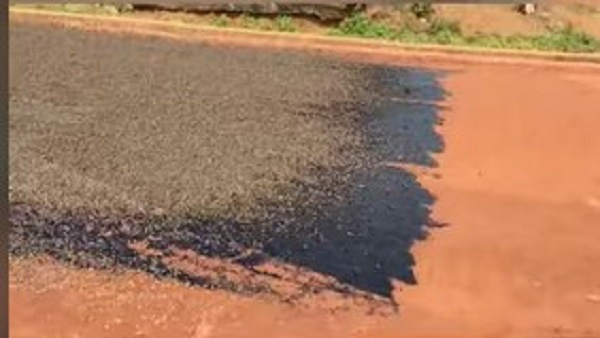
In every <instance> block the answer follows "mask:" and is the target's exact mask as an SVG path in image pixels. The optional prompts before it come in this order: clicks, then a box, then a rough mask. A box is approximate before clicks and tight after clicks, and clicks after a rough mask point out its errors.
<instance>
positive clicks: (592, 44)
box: [332, 14, 600, 53]
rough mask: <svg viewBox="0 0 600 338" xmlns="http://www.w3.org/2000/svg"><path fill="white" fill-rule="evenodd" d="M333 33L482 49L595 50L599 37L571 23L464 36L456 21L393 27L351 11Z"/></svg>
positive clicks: (434, 21) (576, 51) (433, 21)
mask: <svg viewBox="0 0 600 338" xmlns="http://www.w3.org/2000/svg"><path fill="white" fill-rule="evenodd" d="M332 33H333V34H336V35H346V36H357V37H364V38H381V39H386V40H393V41H401V42H406V43H427V44H440V45H458V46H473V47H482V48H499V49H520V50H539V51H558V52H571V53H582V52H599V51H600V40H598V39H596V38H595V37H593V36H591V35H589V34H587V33H585V32H582V31H579V30H576V29H574V28H573V27H571V26H567V27H566V28H561V29H552V30H549V31H548V32H547V33H545V34H542V35H537V36H524V35H511V36H501V35H494V34H477V35H465V34H464V33H463V31H462V30H461V27H460V25H459V24H458V23H457V22H453V21H447V20H440V19H437V20H432V22H431V23H430V24H429V25H428V27H426V28H424V29H423V28H421V29H417V28H413V27H410V26H409V25H404V26H401V27H394V26H391V25H389V24H386V23H384V22H378V21H375V20H372V19H370V18H368V17H367V16H366V15H364V14H355V15H353V16H351V17H350V18H348V19H347V20H345V21H343V22H342V23H341V24H340V25H339V26H338V27H337V28H335V29H334V30H333V31H332Z"/></svg>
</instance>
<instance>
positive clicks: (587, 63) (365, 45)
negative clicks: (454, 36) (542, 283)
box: [9, 7, 600, 69]
mask: <svg viewBox="0 0 600 338" xmlns="http://www.w3.org/2000/svg"><path fill="white" fill-rule="evenodd" d="M9 12H10V16H9V19H10V20H11V21H12V20H13V19H18V18H27V17H29V18H35V19H37V20H38V21H44V20H45V21H46V22H49V23H55V24H56V23H61V24H64V25H67V26H70V27H74V28H80V29H85V30H96V31H104V32H112V33H133V34H137V35H148V36H154V37H164V38H173V39H178V40H188V41H190V40H192V41H201V42H206V43H220V44H223V43H225V44H233V45H243V46H252V47H261V46H262V47H272V48H284V49H301V50H317V51H330V52H338V53H339V52H342V53H343V54H353V53H354V54H360V55H364V54H371V55H373V54H376V55H378V56H384V57H385V56H388V57H404V58H406V57H411V58H412V59H413V61H423V60H431V61H452V62H459V63H508V64H528V63H533V64H544V65H547V66H552V65H554V66H584V67H588V68H590V67H591V68H596V67H598V69H600V53H557V52H538V51H521V50H501V49H484V48H473V47H459V46H440V45H421V44H418V45H417V44H407V43H399V42H393V41H384V40H373V39H364V38H354V37H337V36H328V35H317V34H308V33H285V32H273V31H258V30H251V29H243V28H230V27H225V28H222V27H212V26H207V25H198V24H190V23H183V22H177V21H167V20H153V19H145V18H133V17H123V16H108V15H94V14H82V13H67V12H55V11H48V10H38V9H28V8H15V7H10V8H9ZM383 61H384V62H385V61H386V60H383ZM387 61H393V59H392V60H387Z"/></svg>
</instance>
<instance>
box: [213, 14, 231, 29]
mask: <svg viewBox="0 0 600 338" xmlns="http://www.w3.org/2000/svg"><path fill="white" fill-rule="evenodd" d="M210 23H211V25H214V26H217V27H228V26H230V25H231V19H230V18H229V17H228V16H227V15H223V14H221V15H219V16H215V17H214V18H212V19H211V21H210Z"/></svg>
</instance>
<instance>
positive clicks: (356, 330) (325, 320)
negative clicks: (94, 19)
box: [10, 16, 600, 337]
mask: <svg viewBox="0 0 600 338" xmlns="http://www.w3.org/2000/svg"><path fill="white" fill-rule="evenodd" d="M10 56H11V63H10V80H11V81H10V140H11V145H10V147H11V148H10V151H11V163H10V166H11V167H10V169H11V175H10V189H11V215H10V216H11V223H12V225H13V227H12V230H11V243H10V246H11V247H10V249H11V271H10V272H11V278H10V297H11V298H10V311H11V318H10V320H11V331H12V336H14V337H106V336H111V337H136V336H139V337H167V336H177V337H257V336H276V337H314V336H327V337H398V336H403V337H598V336H600V323H599V322H598V320H597V318H599V317H600V271H598V270H597V265H598V264H597V263H598V262H599V261H600V247H599V246H598V245H597V243H596V241H597V240H598V238H600V228H599V227H598V225H600V170H598V168H600V151H598V149H600V133H597V131H596V130H597V126H598V125H600V115H598V113H597V112H598V111H600V71H598V69H597V68H593V67H585V66H581V67H567V66H564V67H561V66H552V67H551V66H548V65H547V64H546V65H535V64H534V63H531V62H530V63H529V64H527V65H511V64H504V65H499V64H496V65H492V64H485V63H479V64H473V63H471V64H460V63H444V62H436V63H435V64H434V63H431V62H427V61H419V62H415V61H411V60H410V59H409V58H406V57H405V58H404V59H402V58H399V59H394V60H391V59H389V58H378V57H377V56H376V55H372V56H371V57H370V58H369V59H362V60H359V59H356V58H353V57H350V56H347V57H345V58H344V57H339V56H334V55H322V54H319V55H316V54H310V53H300V52H292V51H283V50H271V49H268V48H262V49H257V48H242V47H234V46H228V45H219V46H215V45H212V46H209V45H205V44H202V43H198V42H193V43H192V42H186V41H182V40H173V39H170V38H160V37H159V38H157V37H148V36H144V35H143V34H139V35H133V34H125V35H115V34H109V33H103V32H90V31H82V30H79V29H74V28H64V27H61V26H60V25H50V24H48V23H43V24H42V23H39V22H35V20H33V19H29V18H27V17H25V16H23V17H18V16H17V17H13V18H12V19H11V30H10Z"/></svg>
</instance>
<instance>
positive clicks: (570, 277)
mask: <svg viewBox="0 0 600 338" xmlns="http://www.w3.org/2000/svg"><path fill="white" fill-rule="evenodd" d="M375 59H376V57H373V58H371V61H374V60H375ZM381 61H382V62H383V61H386V62H394V63H396V64H398V63H404V61H405V60H404V59H403V60H402V61H398V60H395V61H394V59H393V58H390V57H389V56H386V57H382V58H381ZM407 63H412V64H413V65H418V64H419V63H420V61H414V60H412V61H410V60H407ZM435 64H436V66H437V67H441V68H444V69H448V70H451V72H450V73H449V75H448V76H447V77H445V78H444V79H443V81H442V84H443V87H444V89H445V90H446V91H447V92H448V93H449V96H448V97H447V98H446V100H445V101H444V102H443V104H442V106H443V107H445V110H444V111H443V117H444V119H445V123H444V125H443V126H442V127H441V128H440V132H441V133H442V135H443V138H444V143H445V150H444V152H443V153H442V154H441V155H439V156H438V157H437V160H438V162H439V168H437V169H436V170H435V174H436V175H433V176H430V175H422V176H421V177H420V181H421V182H422V183H423V184H424V185H425V187H427V189H428V190H430V191H431V192H432V193H433V194H434V195H435V196H436V197H437V200H436V203H435V205H434V208H433V210H434V216H435V218H436V219H437V220H439V221H441V222H443V223H446V224H448V226H446V227H444V228H442V229H439V230H436V231H434V233H433V235H432V236H431V237H430V238H429V239H428V240H427V241H424V242H422V243H421V244H420V245H419V246H418V248H417V249H416V250H415V254H416V262H417V265H416V275H417V280H418V284H417V285H416V286H413V287H400V286H399V285H396V288H395V290H394V297H395V298H396V299H397V300H398V301H399V303H400V305H401V311H400V313H395V314H391V313H383V314H376V315H373V314H369V313H368V312H367V311H364V308H362V307H361V306H360V305H353V304H351V305H347V303H346V305H345V306H342V308H343V307H346V309H343V310H337V311H334V312H331V306H330V304H329V303H328V302H329V301H330V300H328V299H327V298H326V297H325V298H320V297H316V298H314V299H309V300H307V303H306V305H304V306H302V307H297V306H296V307H295V306H289V305H284V304H281V303H278V302H273V301H271V300H268V299H261V298H253V297H250V298H248V297H241V296H237V295H233V294H229V293H225V292H221V291H212V292H209V291H206V290H203V289H200V288H193V289H190V288H187V287H185V286H183V285H179V284H173V283H164V282H158V281H156V280H153V279H150V278H149V277H147V276H142V275H131V274H125V275H116V276H111V275H108V274H106V273H103V272H87V271H83V272H82V271H78V270H72V269H65V268H63V267H57V266H55V265H53V264H54V263H46V262H35V261H26V262H25V263H24V264H23V262H21V261H18V262H13V265H12V270H11V273H12V275H11V286H10V293H11V305H10V306H11V330H12V335H13V336H14V337H32V336H35V337H69V336H72V337H78V336H79V337H105V336H114V337H132V336H135V335H136V334H137V335H139V336H148V337H161V336H164V337H167V336H182V337H185V336H189V337H256V336H265V335H267V334H270V335H272V336H277V337H285V336H288V337H313V336H329V337H397V336H398V335H402V336H405V337H413V336H414V337H597V336H600V326H599V324H598V322H597V320H596V319H597V318H598V316H599V315H600V303H599V301H598V299H599V296H598V295H599V294H600V272H599V271H598V270H597V269H596V266H597V262H598V261H600V247H599V246H597V245H596V244H597V243H596V241H597V239H598V238H600V228H598V226H597V225H598V224H600V202H599V200H600V176H599V175H600V174H599V172H598V170H597V168H598V167H600V152H598V151H597V149H600V135H599V134H598V133H597V132H596V129H597V128H595V126H597V125H599V124H600V115H598V114H597V112H598V111H600V88H599V87H598V82H599V79H600V73H599V72H598V71H597V70H594V69H593V68H592V67H589V68H586V67H585V66H579V67H575V68H574V67H548V65H543V66H536V65H535V64H534V62H530V64H529V65H528V66H524V65H522V64H521V65H519V66H515V65H506V64H505V65H501V64H495V65H485V64H479V65H476V64H457V63H445V64H444V63H443V62H442V61H438V62H436V63H435ZM421 65H422V66H423V65H427V62H424V63H421ZM31 274H34V275H36V276H40V275H43V276H46V278H47V283H42V284H43V287H38V286H36V285H32V284H31V282H29V280H28V279H27V276H31ZM91 290H93V291H91ZM335 301H336V302H337V300H335ZM342 303H343V302H342ZM348 307H349V308H348ZM200 309H201V310H200Z"/></svg>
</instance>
